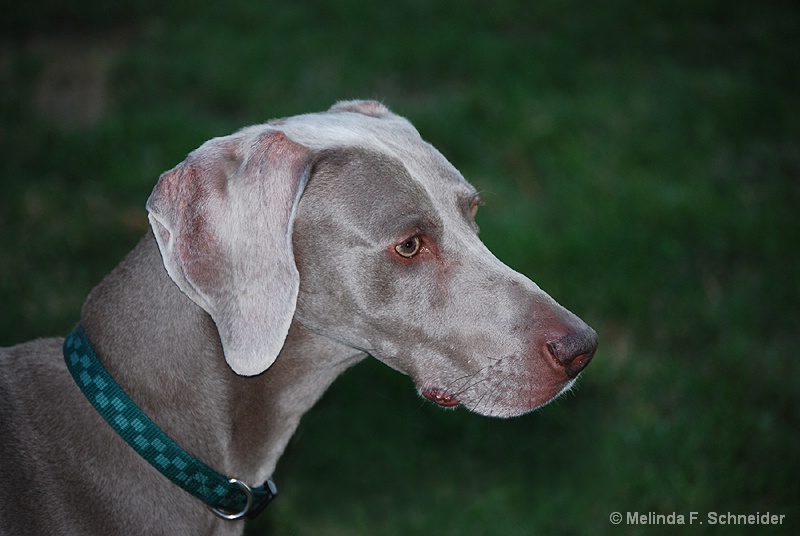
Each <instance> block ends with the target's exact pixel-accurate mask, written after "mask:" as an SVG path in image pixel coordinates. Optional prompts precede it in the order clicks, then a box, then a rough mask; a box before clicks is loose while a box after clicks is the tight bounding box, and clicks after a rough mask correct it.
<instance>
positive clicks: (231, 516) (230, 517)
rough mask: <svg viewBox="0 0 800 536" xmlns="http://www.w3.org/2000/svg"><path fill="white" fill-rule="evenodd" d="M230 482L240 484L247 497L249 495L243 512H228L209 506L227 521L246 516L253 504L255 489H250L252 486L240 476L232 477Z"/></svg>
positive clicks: (215, 513)
mask: <svg viewBox="0 0 800 536" xmlns="http://www.w3.org/2000/svg"><path fill="white" fill-rule="evenodd" d="M228 482H230V483H231V484H236V485H237V486H239V488H240V489H241V490H242V491H243V492H244V494H245V497H247V504H245V505H244V508H242V511H241V512H237V513H235V514H226V513H225V512H223V511H222V510H220V509H219V508H214V507H213V506H209V509H211V511H212V512H214V515H216V516H217V517H220V518H222V519H225V520H227V521H235V520H237V519H241V518H243V517H244V516H246V515H247V512H249V511H250V508H251V507H252V506H253V490H252V489H250V486H248V485H247V484H245V483H244V482H242V481H241V480H239V479H238V478H230V479H228Z"/></svg>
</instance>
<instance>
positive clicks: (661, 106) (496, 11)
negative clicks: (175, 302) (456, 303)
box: [0, 0, 800, 536]
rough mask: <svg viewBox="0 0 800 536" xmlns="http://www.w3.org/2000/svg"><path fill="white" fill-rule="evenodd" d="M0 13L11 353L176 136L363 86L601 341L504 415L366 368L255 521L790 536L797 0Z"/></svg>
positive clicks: (59, 301) (116, 229)
mask: <svg viewBox="0 0 800 536" xmlns="http://www.w3.org/2000/svg"><path fill="white" fill-rule="evenodd" d="M3 4H6V5H5V7H3V9H2V10H3V16H1V17H0V186H1V188H0V344H3V345H10V344H13V343H15V342H20V341H23V340H26V339H29V338H32V337H36V336H45V335H59V334H64V333H65V332H66V331H67V330H68V329H69V328H70V326H71V325H72V324H73V323H74V322H75V321H76V320H77V318H78V313H79V308H80V305H81V303H82V300H83V299H84V297H85V296H86V294H87V293H88V291H89V290H90V289H91V288H92V286H93V285H94V284H96V283H97V282H98V281H99V279H100V278H101V277H102V276H103V275H104V274H105V273H107V272H108V271H109V270H110V269H111V268H112V267H113V266H114V265H115V264H116V263H117V262H118V261H119V260H120V258H121V257H122V256H123V255H124V254H125V253H126V252H127V251H128V250H129V249H130V248H131V247H132V246H133V245H134V244H135V242H136V241H137V240H138V238H139V237H140V236H141V235H142V234H143V233H144V232H145V230H146V216H145V211H144V202H145V200H146V198H147V196H148V194H149V191H150V190H151V188H152V187H153V185H154V183H155V181H156V179H157V177H158V175H159V173H160V172H162V171H164V170H166V169H168V168H170V167H172V166H173V165H174V164H176V163H177V162H179V161H180V160H182V159H183V156H184V155H185V154H186V153H187V152H189V151H190V150H192V149H194V148H195V147H197V146H198V145H199V144H200V143H202V142H203V141H204V140H206V139H208V138H210V137H212V136H217V135H224V134H227V133H230V132H232V131H233V130H235V129H237V128H239V127H241V126H243V125H246V124H250V123H256V122H261V121H265V120H267V119H270V118H273V117H278V116H284V115H290V114H295V113H303V112H308V111H318V110H323V109H325V108H327V107H328V106H330V105H331V104H332V103H333V102H334V101H336V100H338V99H345V98H377V99H380V100H382V101H384V102H385V103H386V104H387V105H389V106H390V107H391V108H392V109H393V110H394V111H396V112H398V113H400V114H402V115H405V116H407V117H409V118H410V119H411V120H412V121H413V122H414V123H415V124H416V126H417V127H418V129H419V130H420V132H421V133H422V134H423V136H424V137H425V138H427V139H428V140H429V141H431V142H432V143H434V144H435V145H436V146H437V147H438V148H439V149H440V150H441V151H442V152H443V153H444V154H445V155H446V156H447V157H448V158H449V159H450V160H451V161H452V162H453V163H454V164H455V165H456V166H457V167H458V168H459V169H460V170H461V171H462V172H463V173H464V175H465V176H466V177H467V178H468V179H469V180H471V181H472V182H473V184H475V185H476V186H477V187H478V188H479V189H480V190H483V191H484V192H485V193H484V198H485V200H486V201H487V206H485V207H484V208H483V209H482V210H481V213H480V215H479V223H480V225H481V228H482V237H483V239H484V241H485V242H486V243H487V244H488V245H489V247H490V248H491V249H492V250H493V251H494V252H495V253H496V254H497V255H498V257H500V258H501V259H503V260H504V261H506V262H507V263H508V264H509V265H511V266H512V267H514V268H515V269H517V270H519V271H521V272H523V273H525V274H526V275H528V276H530V277H531V278H532V279H533V280H535V281H536V282H537V283H538V284H539V285H540V286H541V287H542V288H544V289H545V290H547V291H548V292H549V293H550V294H551V295H553V296H554V297H555V298H556V299H557V300H559V301H560V302H561V303H563V304H564V305H566V306H567V307H568V308H570V309H571V310H573V311H574V312H576V313H577V314H579V315H580V316H581V317H583V318H584V319H585V320H586V321H587V322H589V323H590V324H592V325H593V326H594V327H595V328H596V329H597V331H598V332H599V334H600V340H601V345H600V349H599V351H598V353H597V356H596V358H595V361H594V362H593V363H592V365H591V366H590V367H589V368H588V369H587V371H586V373H585V374H584V376H583V377H582V379H581V381H580V385H579V387H578V388H577V389H576V390H575V391H574V392H573V393H571V394H570V395H568V396H566V397H564V398H562V399H560V400H559V401H557V402H556V403H554V404H552V405H550V406H548V407H547V408H545V409H543V410H542V411H539V412H537V413H534V414H531V415H528V416H525V417H522V418H517V419H512V420H507V421H502V420H492V419H487V418H483V417H479V416H476V415H472V414H469V413H467V412H466V411H463V410H457V411H443V410H440V409H439V408H436V407H433V406H432V405H431V404H429V403H426V402H423V401H422V400H421V399H420V398H418V397H417V395H416V394H415V392H414V389H413V385H412V384H411V382H410V380H408V379H407V378H404V377H402V376H400V375H399V374H397V373H395V372H393V371H390V370H388V369H387V368H386V367H384V366H382V365H379V364H377V363H374V362H365V363H362V364H360V365H359V366H357V367H355V368H354V369H352V370H350V371H349V372H347V373H346V374H345V375H344V376H343V377H342V378H340V379H339V380H338V381H337V382H336V383H335V384H334V386H333V387H332V389H331V390H330V391H329V392H328V393H327V394H326V395H325V397H324V398H323V399H322V400H321V402H320V403H319V404H318V405H317V407H315V408H314V409H313V410H312V411H311V412H310V413H309V414H308V415H307V416H306V417H305V418H304V419H303V422H302V424H301V426H300V428H299V430H298V433H297V434H296V436H295V437H294V438H293V440H292V442H291V443H290V445H289V447H288V450H287V452H286V454H285V455H284V457H283V458H282V459H281V461H280V463H279V467H278V471H277V474H276V480H277V482H278V485H279V487H280V488H281V496H280V498H279V499H278V500H277V501H276V502H275V503H274V504H273V505H272V506H270V508H269V510H268V512H267V513H265V514H264V516H263V517H262V518H260V519H259V521H258V522H256V523H253V524H251V525H250V526H249V527H248V534H249V535H258V534H264V533H271V534H277V535H314V536H326V535H340V534H341V535H345V534H346V535H377V534H381V535H408V534H437V535H441V536H445V535H465V534H470V535H472V534H486V535H495V534H496V535H510V536H511V535H530V534H544V535H582V534H646V535H651V534H673V533H675V527H670V526H663V525H661V526H646V525H628V524H626V523H625V522H623V524H622V525H619V526H615V525H612V524H611V523H610V522H609V515H610V514H611V512H614V511H619V512H622V513H623V515H625V513H626V512H639V513H647V512H654V513H656V514H669V513H672V512H676V513H678V514H683V515H685V516H687V521H688V514H689V512H690V511H695V512H699V514H700V520H704V519H705V515H706V513H707V512H711V511H714V512H733V513H745V514H749V513H755V512H771V513H776V514H784V515H786V520H785V522H784V524H783V525H780V526H759V527H745V526H730V527H720V526H711V525H709V524H708V523H704V524H703V525H699V524H695V525H693V526H691V527H689V526H686V527H682V530H681V531H680V532H681V533H686V534H715V535H717V534H726V535H728V534H787V535H790V534H791V535H794V534H798V533H800V532H798V531H800V507H798V505H799V504H800V356H798V335H800V310H799V308H798V305H799V304H800V270H799V269H798V264H799V263H800V254H799V253H798V250H799V249H800V213H799V212H798V211H800V208H798V207H799V206H800V106H799V103H800V101H799V99H800V8H798V6H797V4H796V3H795V2H793V1H789V0H775V1H770V2H756V1H742V0H733V1H722V0H691V1H689V0H675V1H667V0H653V1H647V2H643V1H637V0H608V1H603V2H578V1H575V0H541V1H536V2H531V1H510V0H504V1H497V2H480V1H463V2H445V1H443V0H417V1H410V2H406V1H402V0H398V1H395V2H374V3H370V2H356V1H354V0H349V1H342V2H323V1H299V2H275V1H269V0H261V1H252V0H250V1H248V0H228V1H227V2H205V3H202V2H197V3H195V2H186V1H177V2H169V3H165V2H155V1H154V0H128V1H119V2H107V1H100V0H88V1H84V2H81V3H76V2H66V1H55V0H30V1H28V2H17V3H14V4H13V5H11V3H10V2H3ZM164 4H167V5H166V6H165V5H164ZM92 88H93V89H92ZM98 88H99V89H98ZM93 91H94V92H93ZM5 373H12V371H5ZM258 425H259V423H253V426H258Z"/></svg>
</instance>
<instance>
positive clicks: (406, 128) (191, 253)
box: [147, 101, 597, 416]
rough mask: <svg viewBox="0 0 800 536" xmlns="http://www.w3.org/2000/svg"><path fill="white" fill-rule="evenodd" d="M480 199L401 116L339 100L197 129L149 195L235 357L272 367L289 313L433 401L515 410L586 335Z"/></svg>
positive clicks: (170, 252)
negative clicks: (209, 135)
mask: <svg viewBox="0 0 800 536" xmlns="http://www.w3.org/2000/svg"><path fill="white" fill-rule="evenodd" d="M480 204H481V203H480V199H479V197H478V194H477V192H476V191H475V189H474V188H473V187H472V186H471V185H469V183H468V182H467V181H466V180H465V179H464V178H463V177H462V176H461V174H460V173H459V172H458V171H457V170H456V169H455V168H454V167H453V166H452V165H451V164H450V163H449V162H448V161H447V160H446V159H445V158H444V156H442V155H441V154H440V153H439V152H438V151H436V150H435V149H434V148H433V147H432V146H431V145H429V144H428V143H426V142H424V141H423V140H422V138H421V137H420V135H419V133H418V132H417V131H416V130H415V129H414V127H413V126H412V125H411V124H410V123H409V122H408V121H406V120H405V119H403V118H401V117H399V116H397V115H395V114H392V113H391V112H390V111H389V110H388V109H386V108H385V107H384V106H383V105H381V104H380V103H377V102H365V101H350V102H343V103H339V104H337V105H335V106H334V107H333V108H331V109H330V110H329V111H328V112H325V113H320V114H308V115H301V116H295V117H290V118H286V119H281V120H276V121H273V122H270V123H267V124H264V125H260V126H255V127H250V128H247V129H244V130H242V131H240V132H238V133H236V134H234V135H232V136H228V137H224V138H217V139H214V140H211V141H209V142H207V143H206V144H204V145H203V146H201V147H200V148H199V149H197V150H196V151H195V152H193V153H192V154H190V155H189V157H188V158H187V159H186V160H185V161H184V162H183V163H181V164H180V165H178V166H177V167H176V168H174V169H173V170H171V171H168V172H166V173H165V174H164V175H162V177H161V179H160V180H159V183H158V185H157V186H156V188H155V190H154V192H153V194H152V195H151V197H150V199H149V200H148V205H147V208H148V211H149V213H150V215H149V217H150V222H151V225H152V227H153V231H154V234H155V237H156V240H157V242H158V245H159V248H160V250H161V254H162V258H163V261H164V265H165V267H166V269H167V271H168V273H169V275H170V277H171V278H172V280H173V281H174V282H175V283H176V284H177V285H178V287H180V288H181V290H182V291H183V292H184V293H185V294H186V295H187V296H189V297H190V298H191V299H192V300H193V301H195V302H196V303H197V304H198V305H200V306H201V307H202V308H203V309H205V310H206V311H207V312H208V313H209V314H210V315H211V317H212V318H213V320H214V321H215V323H216V325H217V328H218V331H219V334H220V339H221V340H222V344H223V349H224V352H225V356H226V360H227V361H228V364H229V365H230V366H231V368H232V369H233V370H234V371H235V372H237V373H239V374H242V375H253V374H259V373H261V372H263V371H264V370H266V369H267V368H268V367H269V366H270V365H271V364H272V362H274V360H275V359H276V358H277V357H278V354H279V353H280V349H281V347H282V345H283V342H284V340H285V337H286V334H287V332H288V329H289V325H290V324H291V322H292V320H293V319H295V320H296V321H298V322H300V323H302V324H303V325H304V326H306V327H307V328H309V329H311V330H313V331H315V332H316V333H318V334H321V335H324V336H326V337H329V338H332V339H335V340H337V341H339V342H342V343H344V344H347V345H349V346H351V347H353V348H357V349H359V350H362V351H364V352H367V353H369V354H371V355H373V356H374V357H376V358H377V359H379V360H381V361H383V362H384V363H386V364H387V365H389V366H391V367H393V368H395V369H397V370H399V371H401V372H403V373H405V374H408V375H409V376H411V377H412V378H413V379H414V381H415V383H416V385H417V387H418V389H419V391H420V393H421V394H423V395H424V396H425V397H426V398H429V399H430V400H433V401H434V402H436V403H438V404H440V405H442V406H446V407H450V406H455V405H458V404H462V405H464V406H466V407H467V408H469V409H471V410H473V411H476V412H478V413H482V414H486V415H497V416H511V415H518V414H521V413H524V412H527V411H530V410H531V409H533V408H535V407H538V406H540V405H542V404H544V403H546V402H547V401H549V400H551V399H552V398H554V397H555V396H557V395H558V394H560V393H561V392H563V391H565V390H566V389H568V388H569V387H570V386H571V385H572V383H573V381H574V378H575V377H576V376H577V375H578V373H579V372H580V371H581V370H582V369H583V367H585V365H586V364H587V363H588V362H589V360H590V359H591V358H592V356H593V354H594V351H595V348H596V345H597V336H596V334H595V332H594V331H593V330H592V329H591V328H589V327H588V326H586V324H584V323H583V322H582V321H581V320H580V319H578V318H577V317H576V316H574V315H573V314H572V313H570V312H569V311H567V310H566V309H564V308H563V307H561V306H560V305H558V304H557V303H556V302H555V301H554V300H553V299H552V298H550V297H549V296H548V295H547V294H546V293H544V292H543V291H542V290H541V289H539V288H538V287H537V286H536V285H535V284H534V283H533V282H531V281H530V280H529V279H528V278H526V277H524V276H522V275H521V274H519V273H517V272H514V271H513V270H511V269H510V268H509V267H507V266H505V265H504V264H503V263H501V262H500V261H499V260H497V259H496V258H495V257H494V255H492V254H491V252H490V251H489V250H488V249H487V248H486V247H485V246H484V245H483V243H482V242H481V241H480V239H479V238H478V227H477V225H476V223H475V220H474V217H475V212H476V211H477V207H478V206H479V205H480Z"/></svg>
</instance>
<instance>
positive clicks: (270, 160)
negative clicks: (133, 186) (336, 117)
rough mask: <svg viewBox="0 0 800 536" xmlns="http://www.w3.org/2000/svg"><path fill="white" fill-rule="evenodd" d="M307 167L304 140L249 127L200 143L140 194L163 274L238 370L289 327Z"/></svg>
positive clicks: (271, 357) (276, 347) (261, 361)
mask: <svg viewBox="0 0 800 536" xmlns="http://www.w3.org/2000/svg"><path fill="white" fill-rule="evenodd" d="M310 167H311V166H310V158H309V151H308V150H307V149H306V148H305V147H303V146H301V145H299V144H297V143H295V142H293V141H292V140H290V139H289V138H287V137H286V136H285V135H284V134H283V133H282V132H279V131H276V130H270V129H269V127H265V126H262V127H251V128H249V129H244V130H242V131H240V132H238V133H236V134H233V135H231V136H227V137H224V138H216V139H213V140H210V141H208V142H206V143H205V144H203V145H202V146H201V147H200V148H199V149H197V150H196V151H194V152H192V153H191V154H190V155H189V156H188V157H187V158H186V160H185V161H184V162H182V163H181V164H179V165H177V166H176V167H175V168H173V169H172V170H170V171H167V172H166V173H164V174H163V175H161V178H160V179H159V181H158V184H157V185H156V187H155V189H154V190H153V193H152V194H151V195H150V198H149V199H148V201H147V210H148V212H149V215H148V217H149V219H150V225H151V226H152V229H153V233H154V235H155V238H156V241H157V242H158V247H159V249H160V251H161V257H162V260H163V262H164V266H165V268H166V269H167V272H168V273H169V276H170V277H171V278H172V280H173V281H174V282H175V284H176V285H178V287H179V288H180V289H181V290H182V291H183V292H184V294H186V295H187V296H188V297H189V298H190V299H191V300H192V301H194V302H195V303H197V304H198V305H199V306H200V307H202V308H203V309H204V310H205V311H206V312H208V314H209V315H211V318H212V319H213V320H214V322H215V323H216V325H217V330H218V331H219V336H220V339H221V340H222V348H223V351H224V353H225V359H226V361H227V362H228V365H229V366H230V367H231V368H232V369H233V371H234V372H236V373H237V374H240V375H245V376H252V375H255V374H260V373H261V372H263V371H264V370H266V369H267V368H269V366H270V365H272V363H273V362H274V361H275V359H276V358H277V357H278V353H280V351H281V348H282V347H283V344H284V341H285V339H286V335H287V333H288V332H289V325H290V324H291V321H292V317H293V316H294V311H295V307H296V304H297V293H298V290H299V287H300V276H299V273H298V271H297V266H296V265H295V261H294V254H293V252H292V227H293V223H294V216H295V211H296V209H297V204H298V201H299V199H300V195H301V194H302V192H303V189H304V188H305V185H306V182H307V181H308V175H309V172H310Z"/></svg>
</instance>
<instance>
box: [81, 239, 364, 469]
mask: <svg viewBox="0 0 800 536" xmlns="http://www.w3.org/2000/svg"><path fill="white" fill-rule="evenodd" d="M81 325H82V326H83V328H84V329H85V331H86V334H87V336H88V338H89V340H90V341H91V343H92V346H93V347H94V350H95V352H96V353H97V355H98V357H99V359H100V360H101V362H102V363H103V364H104V365H105V367H106V368H107V369H108V371H109V372H110V373H111V375H112V376H113V377H114V378H115V379H116V381H117V382H118V383H119V384H120V385H121V386H122V388H123V389H124V390H125V391H126V392H127V393H128V395H129V396H130V397H131V398H132V399H133V401H134V402H136V404H137V405H139V407H140V408H141V409H142V410H143V411H144V412H145V413H146V414H147V415H148V416H149V417H150V418H151V419H152V420H153V421H155V422H156V424H158V425H159V426H160V427H161V428H162V429H163V430H164V431H165V432H166V433H167V434H168V435H169V436H170V437H171V438H172V439H173V440H174V441H176V442H177V443H178V444H179V445H181V446H182V447H183V448H184V449H185V450H187V451H188V452H190V453H191V454H193V455H194V456H195V457H197V458H199V459H201V460H202V461H204V462H205V463H206V464H208V465H209V466H211V467H213V468H214V469H216V470H217V471H219V472H222V473H224V474H227V475H229V476H232V477H235V478H239V479H242V480H244V481H246V482H249V483H250V484H253V485H257V484H259V483H261V482H263V481H264V480H265V479H266V478H268V477H269V476H270V475H271V474H272V472H273V471H274V469H275V465H276V463H277V460H278V458H279V457H280V455H281V454H282V452H283V450H284V448H285V447H286V444H287V443H288V441H289V439H290V437H291V436H292V434H293V433H294V431H295V429H296V427H297V425H298V423H299V421H300V418H301V417H302V415H303V414H304V413H305V412H306V411H308V410H309V409H310V408H311V406H313V405H314V403H315V402H316V401H317V400H318V399H319V397H320V396H321V395H322V394H323V393H324V391H325V390H326V389H327V388H328V386H329V385H330V384H331V383H332V382H333V380H334V379H335V378H336V377H337V376H338V375H339V374H341V373H342V372H343V371H344V370H345V369H346V368H347V367H349V366H350V365H352V364H354V363H356V362H358V361H359V360H361V359H363V358H364V357H365V354H363V353H361V352H359V351H357V350H353V349H352V348H349V347H346V346H343V345H341V344H339V343H336V342H335V341H332V340H330V339H327V338H324V337H321V336H318V335H316V334H314V333H312V332H310V331H308V330H307V329H306V328H304V327H303V326H301V325H300V324H299V323H297V322H293V323H292V326H291V329H290V331H289V335H288V337H287V339H286V343H285V345H284V348H283V350H282V351H281V353H280V355H279V357H278V359H277V360H276V362H275V363H274V364H273V365H272V366H271V367H270V368H269V369H268V370H267V371H266V372H264V373H262V374H260V375H258V376H253V377H242V376H237V375H236V374H235V373H234V372H233V371H232V370H231V369H230V368H229V367H228V365H227V364H226V362H225V358H224V355H223V351H222V346H221V343H220V339H219V336H218V334H217V330H216V326H215V325H214V322H213V321H212V319H211V317H210V316H209V315H208V314H207V313H206V312H205V311H204V310H203V309H201V308H200V307H199V306H198V305H196V304H195V303H194V302H192V301H191V300H189V299H188V298H187V297H186V296H185V295H184V294H183V293H182V292H181V291H180V290H179V289H178V287H177V286H176V285H175V284H174V283H173V282H172V280H171V279H170V278H169V276H168V274H167V272H166V270H165V269H164V266H163V264H162V262H161V256H160V253H159V251H158V247H157V245H156V243H155V239H154V237H153V236H152V233H148V234H147V235H146V236H145V237H144V238H143V239H142V240H141V241H140V242H139V244H138V245H137V246H136V248H135V249H134V250H133V251H132V252H131V253H130V254H129V255H128V256H127V257H126V258H125V259H124V260H123V261H122V262H121V263H120V264H119V265H118V266H117V267H116V268H115V269H114V270H113V271H112V272H111V273H110V274H109V275H108V276H107V277H106V278H105V279H104V280H103V281H102V282H101V283H100V284H99V285H98V286H97V287H95V289H94V290H93V291H92V292H91V294H90V295H89V297H88V298H87V300H86V303H85V304H84V307H83V312H82V315H81ZM131 452H132V454H134V455H135V453H133V451H131Z"/></svg>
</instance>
